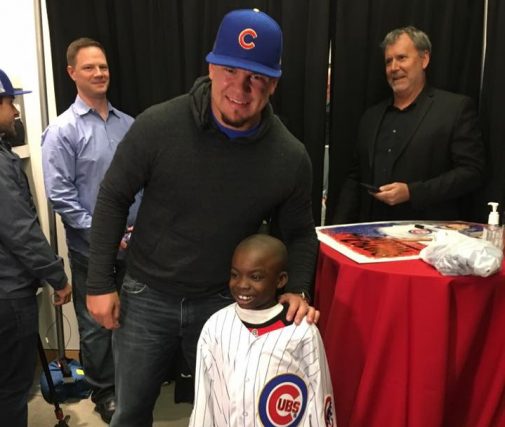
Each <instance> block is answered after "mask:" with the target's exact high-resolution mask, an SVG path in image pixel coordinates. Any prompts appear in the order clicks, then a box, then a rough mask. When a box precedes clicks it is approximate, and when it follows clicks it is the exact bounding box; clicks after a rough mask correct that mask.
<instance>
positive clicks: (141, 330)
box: [111, 274, 233, 427]
mask: <svg viewBox="0 0 505 427" xmlns="http://www.w3.org/2000/svg"><path fill="white" fill-rule="evenodd" d="M167 286H169V285H167ZM232 302H233V300H232V298H231V296H230V295H229V294H228V293H222V294H216V295H212V296H207V297H202V298H181V297H173V296H170V295H166V294H164V293H162V292H159V291H157V290H155V289H153V288H150V287H149V286H147V285H146V284H143V283H140V282H138V281H136V280H135V279H134V278H132V277H131V276H129V275H128V274H126V276H125V279H124V282H123V287H122V289H121V314H120V327H119V329H116V330H115V331H114V334H113V344H114V357H115V362H116V400H117V407H116V412H115V413H114V416H113V417H112V423H111V426H112V427H144V426H146V427H147V426H152V423H153V409H154V405H155V403H156V399H157V398H158V396H159V394H160V387H161V384H162V383H163V381H164V380H165V378H166V375H167V372H168V369H169V367H170V364H172V363H175V360H174V356H175V354H176V353H177V348H178V346H180V347H181V349H182V352H183V354H184V357H185V358H186V361H187V362H188V365H189V367H190V369H191V371H192V372H193V374H194V371H195V366H196V345H197V342H198V338H199V336H200V332H201V330H202V327H203V325H204V323H205V322H206V321H207V319H208V318H209V317H210V316H211V315H212V314H213V313H215V312H216V311H217V310H219V309H221V308H223V307H225V306H227V305H229V304H231V303H232Z"/></svg>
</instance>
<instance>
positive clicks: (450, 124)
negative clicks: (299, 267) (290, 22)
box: [332, 27, 484, 223]
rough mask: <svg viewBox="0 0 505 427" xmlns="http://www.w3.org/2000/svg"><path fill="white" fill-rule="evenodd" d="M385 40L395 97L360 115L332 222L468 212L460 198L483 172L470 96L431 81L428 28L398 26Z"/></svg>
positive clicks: (454, 216) (453, 215) (450, 217)
mask: <svg viewBox="0 0 505 427" xmlns="http://www.w3.org/2000/svg"><path fill="white" fill-rule="evenodd" d="M382 47H383V49H384V57H385V65H386V78H387V81H388V83H389V85H390V86H391V89H392V91H393V99H392V100H391V99H387V100H385V101H383V102H381V103H379V104H378V105H375V106H373V107H371V108H370V109H368V110H367V111H366V112H365V114H364V115H363V117H362V119H361V122H360V125H359V130H358V139H357V142H356V156H355V160H354V164H353V166H352V169H351V172H350V174H349V177H348V179H347V180H346V182H345V183H344V185H343V187H342V190H341V194H340V198H339V203H338V206H337V210H336V215H335V216H334V218H333V221H332V222H334V223H345V222H358V221H381V220H410V219H413V220H418V219H432V220H456V219H464V218H463V213H462V210H461V201H462V200H461V199H462V198H463V197H464V196H467V195H469V194H470V193H471V192H472V190H474V189H476V188H477V187H478V186H479V185H480V184H481V183H482V180H483V172H484V148H483V144H482V139H481V133H480V130H479V127H478V123H477V114H476V111H475V108H474V106H473V102H472V100H471V99H470V98H468V97H466V96H463V95H458V94H454V93H450V92H446V91H443V90H439V89H435V88H433V87H430V86H429V85H428V84H427V83H426V69H427V67H428V64H429V62H430V55H431V42H430V40H429V38H428V36H427V35H426V34H425V33H424V32H422V31H420V30H418V29H417V28H414V27H405V28H399V29H396V30H393V31H391V32H390V33H388V34H387V35H386V37H385V39H384V41H383V42H382ZM367 184H368V185H372V186H373V187H376V189H375V190H370V187H366V185H367Z"/></svg>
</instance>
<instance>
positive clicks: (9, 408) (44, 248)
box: [0, 70, 72, 427]
mask: <svg viewBox="0 0 505 427" xmlns="http://www.w3.org/2000/svg"><path fill="white" fill-rule="evenodd" d="M29 92H30V91H23V90H19V89H14V88H13V86H12V83H11V81H10V79H9V77H8V76H7V74H5V72H4V71H2V70H0V200H1V203H0V266H1V268H0V342H1V345H0V366H1V368H0V417H1V419H2V421H1V422H2V425H5V426H9V427H26V426H27V420H28V406H27V402H28V392H29V390H30V387H31V385H32V382H33V377H34V374H35V361H36V357H37V337H38V332H39V326H38V325H39V322H38V319H39V316H38V309H37V299H36V292H37V289H38V288H39V286H41V283H42V282H47V283H49V284H50V285H51V286H52V287H53V288H54V304H55V305H61V304H65V303H67V302H69V301H70V298H71V296H72V287H71V286H70V284H69V283H68V279H67V276H66V275H65V271H64V270H63V263H62V262H61V259H60V258H59V257H58V256H57V255H56V254H55V253H54V251H53V250H52V249H51V246H50V245H49V243H48V242H47V240H46V238H45V236H44V234H43V232H42V230H41V228H40V225H39V222H38V219H37V211H36V210H35V206H34V204H33V200H32V195H31V193H30V189H29V187H28V180H27V178H26V175H25V174H24V172H23V168H22V165H21V159H20V158H19V157H18V156H17V155H16V154H15V153H13V152H12V151H11V147H10V145H9V144H8V143H7V142H6V141H5V139H3V138H4V137H9V136H14V133H15V125H14V123H15V120H16V118H17V117H18V116H19V111H18V110H17V108H16V106H15V105H14V98H15V97H16V96H18V95H23V94H25V93H29Z"/></svg>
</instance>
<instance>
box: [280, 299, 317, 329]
mask: <svg viewBox="0 0 505 427" xmlns="http://www.w3.org/2000/svg"><path fill="white" fill-rule="evenodd" d="M279 302H280V303H281V304H283V303H287V304H289V308H288V312H287V314H286V320H288V321H291V320H293V318H294V322H295V323H296V324H297V325H299V324H300V322H301V321H302V319H303V318H304V317H307V323H317V321H318V320H319V314H320V313H319V310H316V309H315V308H314V307H312V306H311V305H310V304H309V302H308V301H307V300H306V299H305V298H304V297H303V296H302V295H301V294H292V293H285V294H282V295H281V296H280V297H279Z"/></svg>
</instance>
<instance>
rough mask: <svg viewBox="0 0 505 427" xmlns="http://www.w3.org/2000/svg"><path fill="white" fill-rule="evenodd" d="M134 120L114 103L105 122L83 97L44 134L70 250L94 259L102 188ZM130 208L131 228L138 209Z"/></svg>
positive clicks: (48, 176) (51, 194)
mask: <svg viewBox="0 0 505 427" xmlns="http://www.w3.org/2000/svg"><path fill="white" fill-rule="evenodd" d="M132 123H133V118H132V117H130V116H129V115H127V114H125V113H122V112H121V111H119V110H117V109H116V108H114V107H113V106H112V105H111V104H110V103H109V115H108V117H107V120H103V119H102V117H101V116H100V114H99V113H98V112H97V111H95V110H94V109H93V108H90V107H89V106H88V105H87V104H86V103H85V102H84V101H83V100H82V99H81V98H80V97H79V96H77V98H76V100H75V102H74V103H73V104H72V105H71V106H70V108H69V109H68V110H66V111H65V112H64V113H63V114H61V115H60V116H58V117H57V118H56V120H55V121H54V122H53V123H51V124H50V125H49V126H48V127H47V129H46V130H45V131H44V133H43V134H42V165H43V169H44V183H45V187H46V194H47V197H48V199H49V200H50V201H51V204H52V206H53V209H54V210H55V211H56V212H58V213H59V214H60V215H61V218H62V220H63V224H64V225H65V230H66V234H67V245H68V247H69V249H71V250H74V251H77V252H80V253H82V254H83V255H86V256H88V255H89V231H90V228H91V220H92V215H93V211H94V209H95V204H96V198H97V195H98V191H99V189H100V183H101V182H102V179H103V177H104V175H105V172H106V171H107V169H108V168H109V165H110V163H111V161H112V158H113V156H114V153H115V151H116V148H117V146H118V144H119V143H120V141H121V140H122V139H123V136H124V135H125V133H126V132H127V131H128V129H129V128H130V126H131V124H132ZM138 205H139V196H137V200H136V202H135V204H133V205H132V206H131V207H130V215H129V217H128V224H127V225H132V224H133V223H134V220H135V216H136V213H137V210H138Z"/></svg>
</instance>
